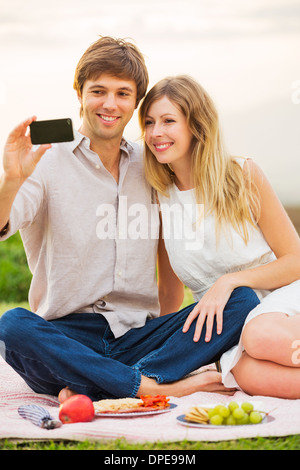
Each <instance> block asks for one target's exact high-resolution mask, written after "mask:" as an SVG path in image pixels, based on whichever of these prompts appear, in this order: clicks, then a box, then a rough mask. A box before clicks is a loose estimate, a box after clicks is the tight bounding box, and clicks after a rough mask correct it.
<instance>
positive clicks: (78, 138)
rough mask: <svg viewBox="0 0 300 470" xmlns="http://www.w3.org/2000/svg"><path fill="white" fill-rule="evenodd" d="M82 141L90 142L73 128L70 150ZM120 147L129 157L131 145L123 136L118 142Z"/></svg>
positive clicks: (131, 149)
mask: <svg viewBox="0 0 300 470" xmlns="http://www.w3.org/2000/svg"><path fill="white" fill-rule="evenodd" d="M83 141H85V142H88V144H90V139H89V138H88V137H86V136H84V135H83V134H81V133H80V132H79V131H77V130H74V140H72V142H70V147H71V149H72V151H74V150H75V149H76V148H77V147H78V146H79V145H80V144H81V143H82V142H83ZM120 149H121V150H122V151H123V152H125V153H126V154H127V155H128V157H130V153H131V152H132V151H133V146H132V145H131V144H130V142H128V140H127V139H125V137H122V140H121V143H120Z"/></svg>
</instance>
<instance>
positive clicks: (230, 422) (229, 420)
mask: <svg viewBox="0 0 300 470" xmlns="http://www.w3.org/2000/svg"><path fill="white" fill-rule="evenodd" d="M224 424H227V426H235V425H236V420H235V419H234V417H233V416H232V415H231V414H230V415H229V416H228V418H226V419H225V423H224Z"/></svg>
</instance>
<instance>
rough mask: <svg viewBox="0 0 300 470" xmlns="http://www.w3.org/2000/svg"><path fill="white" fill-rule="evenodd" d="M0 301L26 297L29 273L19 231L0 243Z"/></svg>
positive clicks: (19, 300)
mask: <svg viewBox="0 0 300 470" xmlns="http://www.w3.org/2000/svg"><path fill="white" fill-rule="evenodd" d="M0 260H1V261H0V302H22V301H27V299H28V290H29V285H30V281H31V277H32V276H31V273H30V271H29V268H28V266H27V260H26V256H25V252H24V247H23V243H22V240H21V237H20V234H19V232H18V233H16V234H15V235H13V236H12V237H10V238H9V239H8V240H5V241H3V242H1V243H0Z"/></svg>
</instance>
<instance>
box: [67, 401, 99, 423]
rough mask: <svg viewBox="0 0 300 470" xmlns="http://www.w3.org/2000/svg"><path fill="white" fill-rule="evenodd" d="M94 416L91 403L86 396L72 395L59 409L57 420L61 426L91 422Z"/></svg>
mask: <svg viewBox="0 0 300 470" xmlns="http://www.w3.org/2000/svg"><path fill="white" fill-rule="evenodd" d="M94 415H95V409H94V405H93V402H92V400H91V399H90V398H89V397H87V396H86V395H73V396H71V397H70V398H68V399H67V400H66V401H64V402H63V403H62V404H61V405H60V408H59V419H60V421H61V422H62V423H63V424H67V423H79V422H87V421H92V419H93V418H94Z"/></svg>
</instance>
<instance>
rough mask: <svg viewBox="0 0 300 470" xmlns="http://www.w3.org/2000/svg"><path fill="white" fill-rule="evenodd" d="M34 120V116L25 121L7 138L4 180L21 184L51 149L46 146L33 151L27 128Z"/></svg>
mask: <svg viewBox="0 0 300 470" xmlns="http://www.w3.org/2000/svg"><path fill="white" fill-rule="evenodd" d="M35 120H36V117H35V116H33V117H31V118H28V119H26V120H25V121H23V122H22V123H21V124H19V125H18V126H17V127H15V129H14V130H13V131H12V132H11V133H10V134H9V136H8V138H7V141H6V145H5V147H4V154H3V171H4V174H3V176H4V178H5V179H6V180H9V181H11V182H12V180H16V181H18V182H20V183H21V184H22V183H23V182H24V181H25V180H26V178H28V177H29V176H30V175H31V174H32V173H33V171H34V169H35V167H36V165H37V163H38V162H39V160H40V159H41V157H42V156H43V155H44V153H45V152H46V150H48V149H49V148H51V144H46V145H41V146H40V147H38V148H37V149H36V150H33V146H32V142H31V138H30V133H29V132H28V126H30V124H31V123H32V122H34V121H35Z"/></svg>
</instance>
